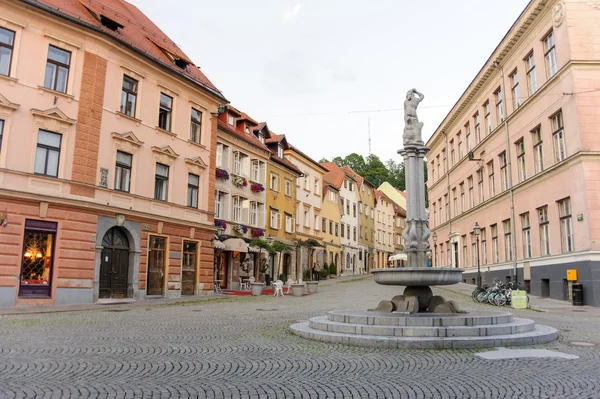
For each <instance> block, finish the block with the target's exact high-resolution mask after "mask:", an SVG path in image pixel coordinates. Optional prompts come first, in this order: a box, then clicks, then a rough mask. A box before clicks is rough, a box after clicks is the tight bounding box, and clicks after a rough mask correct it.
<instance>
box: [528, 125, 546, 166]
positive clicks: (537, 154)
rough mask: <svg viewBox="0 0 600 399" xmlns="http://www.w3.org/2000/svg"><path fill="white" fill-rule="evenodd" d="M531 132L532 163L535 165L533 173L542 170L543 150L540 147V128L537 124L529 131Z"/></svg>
mask: <svg viewBox="0 0 600 399" xmlns="http://www.w3.org/2000/svg"><path fill="white" fill-rule="evenodd" d="M531 133H532V134H533V163H534V165H535V173H536V174H537V173H540V172H542V171H543V170H544V151H543V148H542V130H541V128H540V127H539V126H538V127H536V128H535V129H533V131H532V132H531Z"/></svg>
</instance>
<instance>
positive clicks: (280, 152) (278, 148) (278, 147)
mask: <svg viewBox="0 0 600 399" xmlns="http://www.w3.org/2000/svg"><path fill="white" fill-rule="evenodd" d="M277 156H278V157H279V158H283V147H282V146H280V145H278V146H277Z"/></svg>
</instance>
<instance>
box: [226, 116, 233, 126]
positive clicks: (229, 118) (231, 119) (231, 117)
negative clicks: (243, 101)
mask: <svg viewBox="0 0 600 399" xmlns="http://www.w3.org/2000/svg"><path fill="white" fill-rule="evenodd" d="M227 123H228V124H230V125H231V126H233V125H235V119H233V116H231V115H227Z"/></svg>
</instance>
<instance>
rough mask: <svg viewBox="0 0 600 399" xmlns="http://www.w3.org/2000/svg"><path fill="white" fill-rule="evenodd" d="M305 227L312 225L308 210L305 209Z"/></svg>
mask: <svg viewBox="0 0 600 399" xmlns="http://www.w3.org/2000/svg"><path fill="white" fill-rule="evenodd" d="M304 227H310V219H309V214H308V211H307V210H305V211H304Z"/></svg>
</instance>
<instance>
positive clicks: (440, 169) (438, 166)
mask: <svg viewBox="0 0 600 399" xmlns="http://www.w3.org/2000/svg"><path fill="white" fill-rule="evenodd" d="M435 159H436V160H437V171H438V179H439V178H441V177H442V174H443V173H442V167H441V165H440V156H439V155H438V156H437V157H435Z"/></svg>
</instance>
